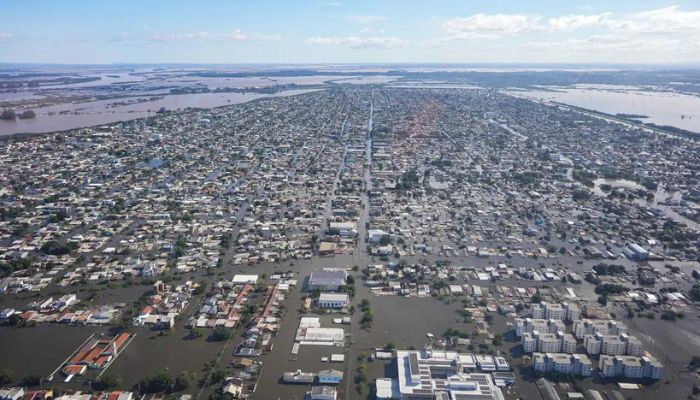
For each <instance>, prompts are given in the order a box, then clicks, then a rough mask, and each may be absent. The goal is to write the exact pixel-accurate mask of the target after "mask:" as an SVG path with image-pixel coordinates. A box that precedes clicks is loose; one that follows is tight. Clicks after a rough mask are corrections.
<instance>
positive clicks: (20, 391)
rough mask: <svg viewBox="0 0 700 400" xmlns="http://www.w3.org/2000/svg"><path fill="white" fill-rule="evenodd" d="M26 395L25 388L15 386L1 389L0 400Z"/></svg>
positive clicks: (19, 397)
mask: <svg viewBox="0 0 700 400" xmlns="http://www.w3.org/2000/svg"><path fill="white" fill-rule="evenodd" d="M23 396H24V388H21V387H15V388H9V389H0V400H20V399H21V398H22V397H23Z"/></svg>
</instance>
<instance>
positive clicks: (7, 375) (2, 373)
mask: <svg viewBox="0 0 700 400" xmlns="http://www.w3.org/2000/svg"><path fill="white" fill-rule="evenodd" d="M14 379H15V373H14V372H13V371H12V370H11V369H7V368H4V369H0V386H5V385H7V384H9V383H11V382H12V381H13V380H14Z"/></svg>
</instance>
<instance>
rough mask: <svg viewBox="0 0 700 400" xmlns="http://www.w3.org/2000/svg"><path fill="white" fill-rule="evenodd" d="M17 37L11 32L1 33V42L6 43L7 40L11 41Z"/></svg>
mask: <svg viewBox="0 0 700 400" xmlns="http://www.w3.org/2000/svg"><path fill="white" fill-rule="evenodd" d="M14 37H15V35H14V34H13V33H10V32H0V42H2V41H5V40H10V39H12V38H14Z"/></svg>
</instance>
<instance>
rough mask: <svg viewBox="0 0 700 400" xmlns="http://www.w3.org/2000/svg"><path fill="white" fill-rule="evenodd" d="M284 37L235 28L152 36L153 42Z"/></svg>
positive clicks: (276, 39) (265, 39)
mask: <svg viewBox="0 0 700 400" xmlns="http://www.w3.org/2000/svg"><path fill="white" fill-rule="evenodd" d="M281 39H282V38H281V37H280V36H278V35H265V34H262V33H257V32H244V31H242V30H240V29H235V30H233V31H231V32H229V33H209V32H206V31H202V32H197V33H178V34H167V35H164V34H154V35H152V36H151V37H150V40H151V41H153V42H192V41H207V40H209V41H211V40H218V41H222V40H230V41H237V42H246V41H278V40H281Z"/></svg>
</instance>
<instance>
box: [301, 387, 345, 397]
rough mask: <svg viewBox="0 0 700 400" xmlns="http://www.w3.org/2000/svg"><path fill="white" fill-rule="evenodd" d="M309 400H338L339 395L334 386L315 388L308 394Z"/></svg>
mask: <svg viewBox="0 0 700 400" xmlns="http://www.w3.org/2000/svg"><path fill="white" fill-rule="evenodd" d="M306 398H307V399H308V400H336V399H337V398H338V393H337V391H336V390H335V388H334V387H332V386H314V387H312V388H311V391H310V392H306Z"/></svg>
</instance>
